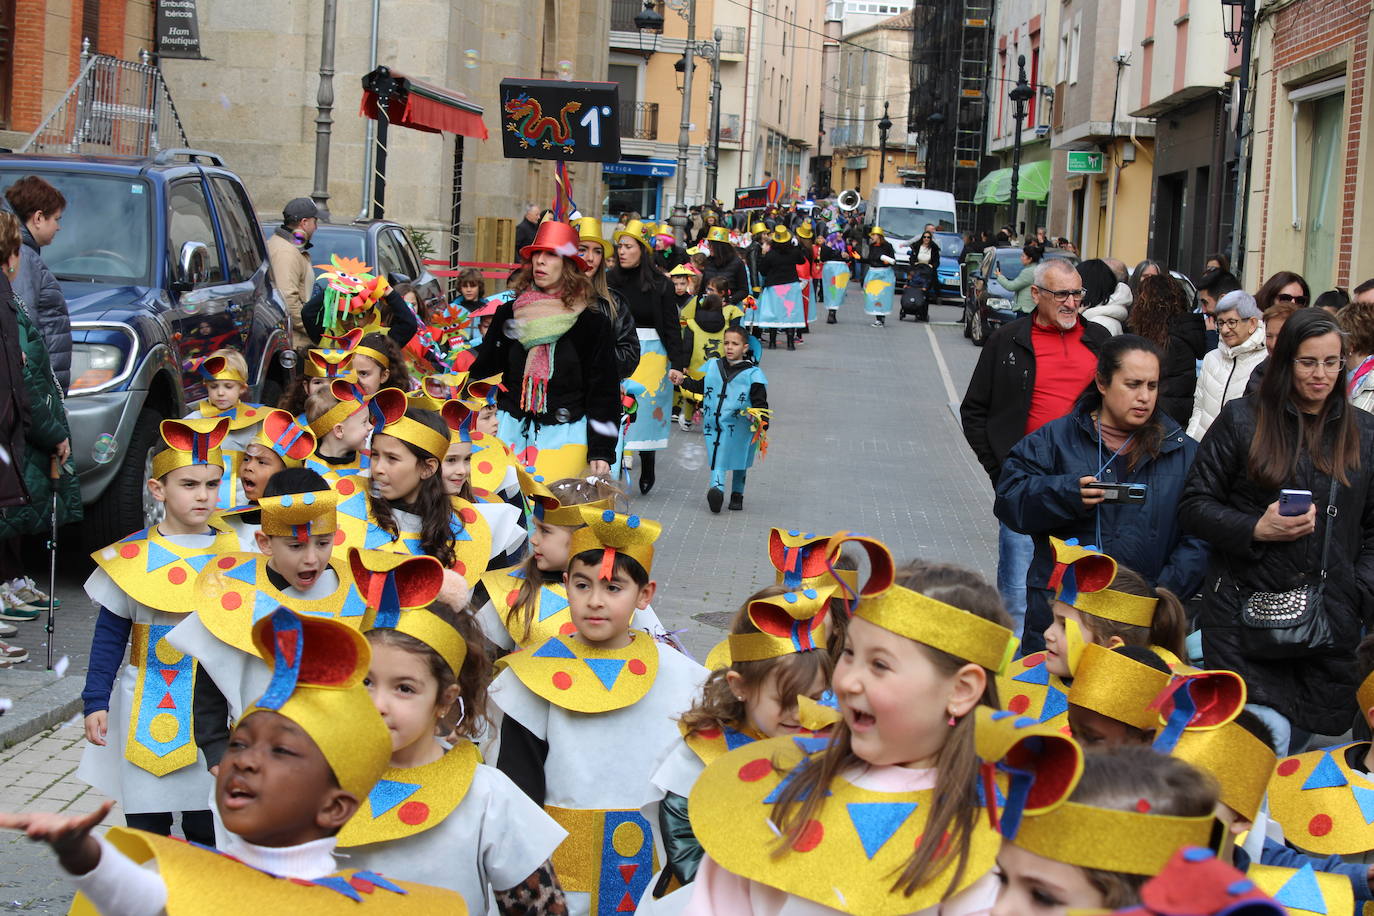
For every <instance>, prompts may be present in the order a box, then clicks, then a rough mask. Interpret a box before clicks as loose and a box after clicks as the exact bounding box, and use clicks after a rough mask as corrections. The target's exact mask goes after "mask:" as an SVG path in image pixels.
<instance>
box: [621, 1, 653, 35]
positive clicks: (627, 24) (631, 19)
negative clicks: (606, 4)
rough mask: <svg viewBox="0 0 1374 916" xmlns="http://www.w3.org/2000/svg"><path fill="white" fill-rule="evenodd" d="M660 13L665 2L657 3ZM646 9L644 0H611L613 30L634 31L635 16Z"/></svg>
mask: <svg viewBox="0 0 1374 916" xmlns="http://www.w3.org/2000/svg"><path fill="white" fill-rule="evenodd" d="M655 6H657V7H658V8H659V9H658V11H659V13H660V14H661V13H662V12H663V4H662V3H656V4H655ZM643 10H644V0H611V30H612V31H615V32H634V31H638V30H637V29H636V28H635V17H636V16H638V15H639V14H640V13H641V12H642V11H643Z"/></svg>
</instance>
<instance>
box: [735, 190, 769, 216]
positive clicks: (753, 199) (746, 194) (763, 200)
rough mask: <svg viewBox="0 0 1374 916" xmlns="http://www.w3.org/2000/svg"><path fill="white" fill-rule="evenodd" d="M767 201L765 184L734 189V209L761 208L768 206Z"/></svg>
mask: <svg viewBox="0 0 1374 916" xmlns="http://www.w3.org/2000/svg"><path fill="white" fill-rule="evenodd" d="M768 202H769V201H768V188H767V186H765V185H759V186H758V187H757V188H737V189H736V190H735V209H736V210H761V209H763V208H764V207H766V206H768Z"/></svg>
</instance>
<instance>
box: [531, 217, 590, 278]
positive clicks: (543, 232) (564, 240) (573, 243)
mask: <svg viewBox="0 0 1374 916" xmlns="http://www.w3.org/2000/svg"><path fill="white" fill-rule="evenodd" d="M580 242H581V239H580V238H578V235H577V230H576V229H574V228H573V227H572V226H569V225H568V224H567V223H560V222H556V221H554V220H546V221H545V222H542V223H540V224H539V231H538V232H537V233H536V234H535V236H534V241H533V242H531V243H530V244H528V245H526V246H525V247H524V248H521V249H520V257H521V258H522V259H523V260H526V261H528V260H530V258H531V257H532V256H533V255H534V253H535V252H536V251H548V252H552V253H553V254H556V255H559V256H560V257H564V258H570V259H571V260H572V262H573V263H574V264H576V265H577V269H578V270H580V271H583V272H585V271H587V270H590V269H591V268H590V266H589V265H588V264H587V262H586V261H584V260H582V256H581V255H580V254H578V253H577V246H578V244H579V243H580Z"/></svg>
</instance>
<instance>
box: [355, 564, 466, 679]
mask: <svg viewBox="0 0 1374 916" xmlns="http://www.w3.org/2000/svg"><path fill="white" fill-rule="evenodd" d="M348 565H349V568H350V569H351V570H352V572H353V581H354V582H356V583H357V585H358V591H359V593H360V594H362V596H363V600H364V601H365V602H366V603H367V607H368V617H369V620H368V622H367V623H366V625H365V626H364V627H363V629H364V630H395V631H396V632H398V633H404V634H406V635H407V636H410V637H413V638H415V639H418V640H419V641H420V642H422V643H424V644H425V645H427V646H429V647H430V648H431V649H433V650H434V651H435V652H438V653H439V657H440V658H442V659H443V660H444V662H445V664H447V665H448V666H449V670H450V671H452V672H453V674H454V676H455V677H456V676H457V675H458V672H459V671H461V670H462V668H463V660H464V659H465V658H466V657H467V651H468V647H467V643H466V642H465V641H464V640H463V637H462V636H460V635H459V634H458V631H457V630H455V629H454V628H453V626H452V625H450V624H448V623H445V622H444V620H443V619H442V618H440V617H439V616H438V615H436V614H434V613H432V612H430V611H428V610H426V607H425V606H426V605H428V604H431V603H432V602H433V601H434V599H435V598H437V597H438V596H439V589H440V588H442V587H443V584H444V567H443V564H441V563H440V562H439V561H438V560H436V559H434V558H433V557H429V556H413V557H412V556H406V555H404V554H395V553H382V552H379V551H373V550H367V551H364V550H359V549H358V548H356V547H351V548H349V551H348Z"/></svg>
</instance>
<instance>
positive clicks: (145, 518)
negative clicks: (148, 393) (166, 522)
mask: <svg viewBox="0 0 1374 916" xmlns="http://www.w3.org/2000/svg"><path fill="white" fill-rule="evenodd" d="M161 423H162V416H161V415H160V414H158V412H157V411H155V410H150V409H148V408H144V409H143V410H141V411H139V414H138V420H137V422H135V423H134V431H133V435H132V436H130V437H129V445H128V448H126V449H125V450H124V461H123V462H122V463H121V464H120V467H119V473H118V474H117V475H116V476H115V478H114V480H112V481H110V485H109V486H108V487H106V488H105V492H104V493H102V494H100V498H99V499H98V500H96V501H95V503H94V505H92V506H90V507H88V512H87V515H86V523H87V524H86V526H85V527H86V532H85V536H86V538H87V544H88V545H89V546H90V548H91V549H92V550H98V549H99V548H101V547H104V546H106V545H107V544H113V543H114V542H115V541H118V540H120V539H122V538H125V537H128V536H129V534H130V533H131V532H134V531H138V530H140V529H142V528H146V527H148V526H149V525H155V524H157V523H158V522H159V521H161V520H162V512H163V509H162V503H160V502H158V501H157V500H155V499H153V497H152V494H150V493H149V492H148V487H147V480H148V477H149V475H150V474H151V472H152V466H153V455H154V454H156V453H157V450H158V445H159V443H160V442H161V441H162V440H161V435H160V434H159V432H158V427H159V424H161Z"/></svg>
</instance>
